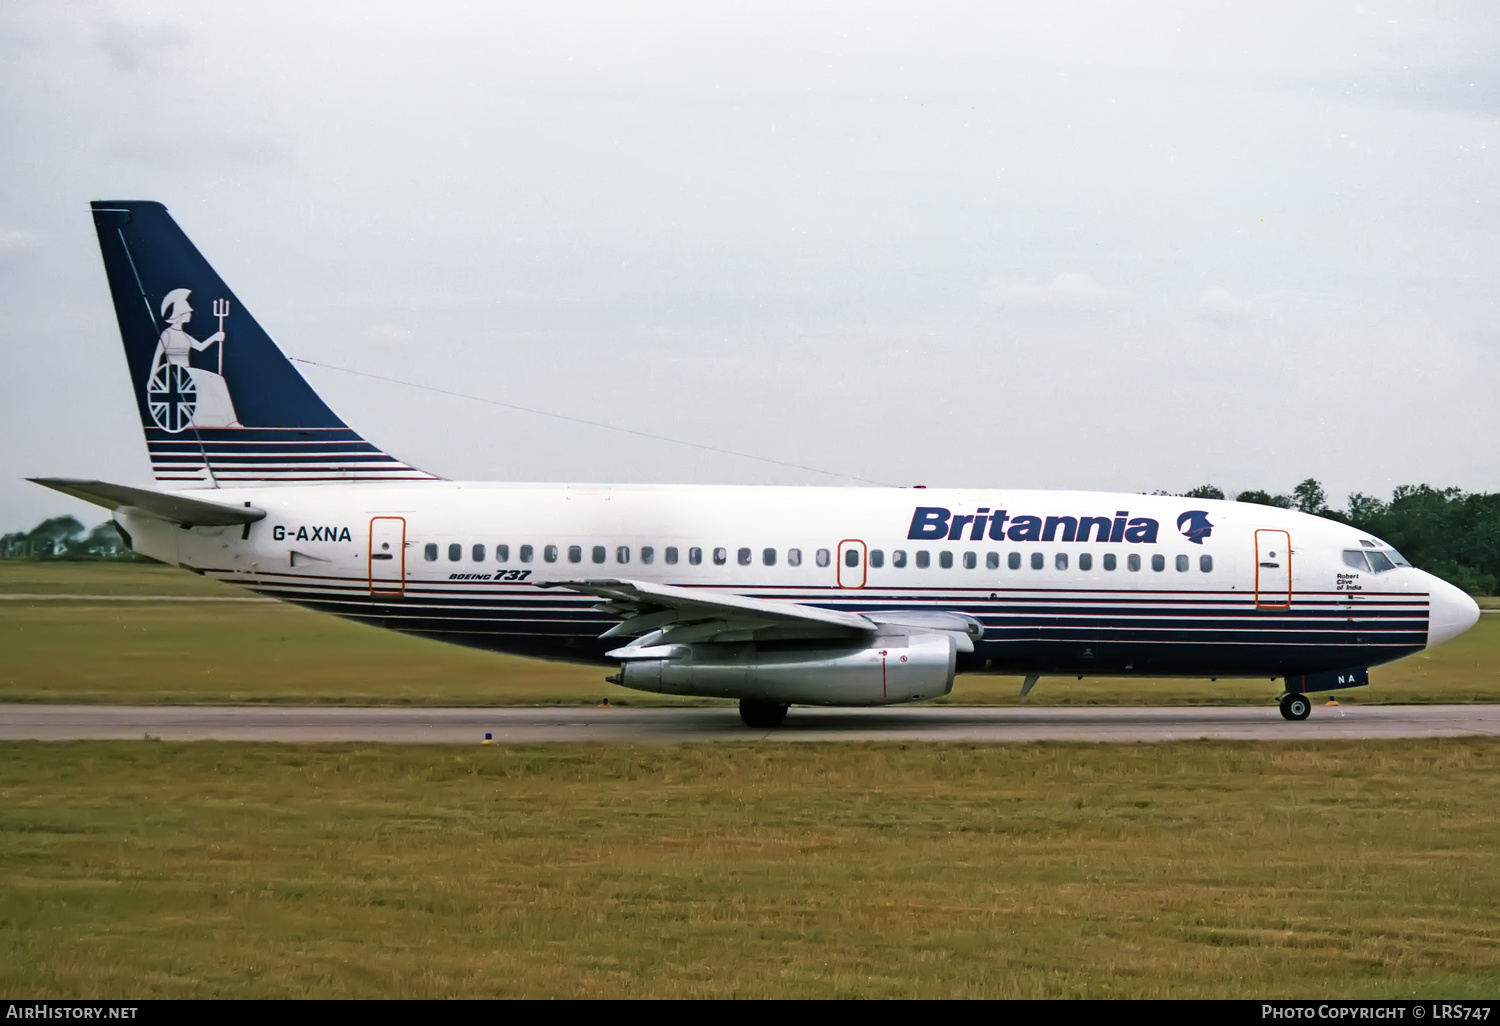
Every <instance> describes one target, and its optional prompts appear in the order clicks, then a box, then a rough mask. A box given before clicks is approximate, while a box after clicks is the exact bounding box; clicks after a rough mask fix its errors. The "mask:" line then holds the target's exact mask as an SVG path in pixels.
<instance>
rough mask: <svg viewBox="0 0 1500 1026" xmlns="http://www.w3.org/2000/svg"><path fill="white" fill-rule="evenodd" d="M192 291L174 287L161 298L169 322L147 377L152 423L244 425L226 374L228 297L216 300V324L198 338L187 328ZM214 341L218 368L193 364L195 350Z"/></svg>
mask: <svg viewBox="0 0 1500 1026" xmlns="http://www.w3.org/2000/svg"><path fill="white" fill-rule="evenodd" d="M190 295H192V293H191V292H190V291H189V290H187V289H173V290H172V291H171V292H168V293H167V294H166V296H165V297H163V298H162V301H161V315H162V318H163V319H164V320H165V321H166V322H167V327H166V330H165V331H163V332H162V333H161V340H160V341H159V342H158V343H157V346H156V356H155V357H154V358H153V359H152V361H151V374H150V376H149V377H148V378H147V379H146V408H147V409H148V410H150V411H151V419H152V420H154V421H156V426H157V427H159V428H161V429H162V430H164V431H169V432H171V433H172V434H176V433H178V432H179V431H185V430H187V429H188V428H190V427H198V428H237V427H242V426H243V425H241V424H240V422H239V418H238V417H236V416H235V412H234V401H233V400H232V399H230V397H229V385H228V384H227V383H226V382H225V380H224V318H226V317H228V316H229V300H227V299H218V300H215V301H214V307H213V309H214V316H215V317H217V318H218V319H219V330H218V331H217V332H215V333H214V334H212V335H210V336H208V338H205V339H196V338H194V337H193V336H192V335H189V334H188V332H187V324H188V322H189V321H191V320H192V319H193V308H192V307H191V306H190V305H189V304H188V296H190ZM215 345H216V346H218V350H219V351H218V357H219V360H218V370H217V372H215V371H212V370H208V369H207V368H205V367H194V366H192V354H193V352H194V351H197V352H202V351H203V350H205V349H207V348H209V347H210V346H215Z"/></svg>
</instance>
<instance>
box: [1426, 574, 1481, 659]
mask: <svg viewBox="0 0 1500 1026" xmlns="http://www.w3.org/2000/svg"><path fill="white" fill-rule="evenodd" d="M1427 579H1428V580H1427V583H1428V592H1429V595H1430V596H1431V597H1430V599H1429V601H1430V603H1431V605H1430V606H1429V610H1428V619H1427V647H1428V648H1432V647H1433V646H1434V645H1441V644H1442V643H1443V642H1445V641H1451V640H1452V639H1454V638H1456V637H1458V636H1459V635H1460V634H1462V633H1463V632H1464V631H1466V630H1468V629H1469V628H1470V627H1472V626H1474V625H1475V624H1476V623H1478V622H1479V603H1478V602H1475V601H1474V600H1473V599H1472V598H1470V597H1469V595H1468V593H1467V592H1465V591H1464V590H1463V589H1461V588H1455V587H1454V586H1453V585H1451V584H1449V583H1448V582H1447V581H1445V580H1443V579H1442V578H1440V577H1433V576H1432V575H1431V574H1428V575H1427Z"/></svg>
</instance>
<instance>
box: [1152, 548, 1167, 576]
mask: <svg viewBox="0 0 1500 1026" xmlns="http://www.w3.org/2000/svg"><path fill="white" fill-rule="evenodd" d="M1166 568H1167V557H1166V556H1163V555H1162V554H1161V553H1159V552H1158V553H1157V554H1156V555H1154V556H1152V557H1151V569H1152V570H1155V571H1156V572H1157V573H1161V572H1162V571H1163V570H1165V569H1166Z"/></svg>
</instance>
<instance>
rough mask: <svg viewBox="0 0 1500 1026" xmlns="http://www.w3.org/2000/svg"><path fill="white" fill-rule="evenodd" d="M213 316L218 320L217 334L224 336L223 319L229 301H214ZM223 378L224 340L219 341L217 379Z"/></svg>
mask: <svg viewBox="0 0 1500 1026" xmlns="http://www.w3.org/2000/svg"><path fill="white" fill-rule="evenodd" d="M214 316H215V317H217V318H218V319H219V334H220V335H222V334H224V318H226V317H228V316H229V300H227V299H216V300H214ZM223 376H224V340H223V339H222V338H221V339H219V377H221V378H222V377H223Z"/></svg>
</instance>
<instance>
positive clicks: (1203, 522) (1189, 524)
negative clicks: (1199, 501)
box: [1177, 509, 1214, 545]
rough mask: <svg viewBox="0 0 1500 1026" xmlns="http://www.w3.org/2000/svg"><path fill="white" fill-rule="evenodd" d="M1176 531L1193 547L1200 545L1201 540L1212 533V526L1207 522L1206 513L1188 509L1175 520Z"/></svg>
mask: <svg viewBox="0 0 1500 1026" xmlns="http://www.w3.org/2000/svg"><path fill="white" fill-rule="evenodd" d="M1177 530H1179V531H1181V532H1182V533H1183V535H1184V536H1185V537H1186V538H1187V540H1188V541H1190V542H1192V543H1193V544H1194V545H1202V544H1203V539H1204V538H1207V537H1208V536H1209V535H1211V534H1213V533H1214V525H1213V524H1210V523H1209V522H1208V512H1207V511H1206V510H1201V509H1190V510H1188V511H1187V512H1186V513H1184V514H1182V516H1180V517H1178V518H1177Z"/></svg>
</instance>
